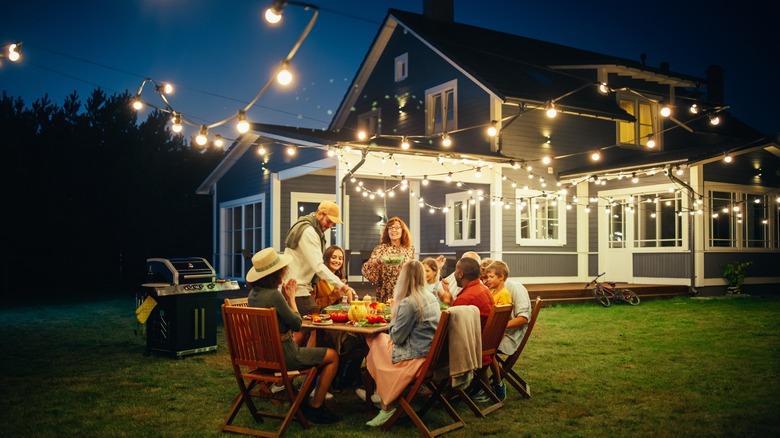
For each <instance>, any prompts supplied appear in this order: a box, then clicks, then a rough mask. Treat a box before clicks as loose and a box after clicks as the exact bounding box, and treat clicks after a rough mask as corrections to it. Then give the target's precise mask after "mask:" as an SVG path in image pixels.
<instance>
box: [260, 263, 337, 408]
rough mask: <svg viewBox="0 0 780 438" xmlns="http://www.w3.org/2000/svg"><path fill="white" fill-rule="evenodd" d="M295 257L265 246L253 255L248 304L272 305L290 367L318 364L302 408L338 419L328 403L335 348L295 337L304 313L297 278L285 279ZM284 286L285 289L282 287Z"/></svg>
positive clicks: (334, 370) (334, 373)
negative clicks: (302, 344) (311, 392)
mask: <svg viewBox="0 0 780 438" xmlns="http://www.w3.org/2000/svg"><path fill="white" fill-rule="evenodd" d="M291 261H292V257H291V256H290V255H287V254H279V253H277V252H276V250H275V249H273V248H265V249H264V250H262V251H260V252H258V253H257V254H255V255H254V256H253V257H252V269H250V270H249V272H247V274H246V281H247V284H248V285H249V286H250V287H251V291H250V292H249V297H248V304H249V306H251V307H264V308H270V307H273V308H274V309H276V316H277V319H278V321H279V332H280V333H281V334H282V350H283V351H284V360H285V362H286V364H287V369H290V370H299V369H304V368H309V367H313V366H316V367H318V368H319V377H318V383H317V388H316V389H315V390H314V395H313V397H312V398H311V400H310V401H309V403H308V404H307V403H305V402H304V403H303V404H302V405H301V410H302V411H303V414H304V415H305V416H306V418H307V419H309V420H310V421H312V422H313V423H335V422H337V421H338V420H339V417H338V416H337V415H336V414H334V413H332V412H331V411H330V410H328V408H327V407H326V406H325V396H326V395H327V392H328V388H329V387H330V384H331V382H332V381H333V377H334V376H335V375H336V371H337V370H338V366H339V357H338V354H337V353H336V350H334V349H332V348H322V347H312V348H308V347H299V346H298V344H296V343H295V340H294V339H293V337H292V332H293V331H298V330H300V329H301V323H302V319H301V315H300V313H299V312H298V306H296V304H295V290H296V287H297V284H296V282H295V280H289V281H287V282H285V283H283V279H284V277H285V274H286V273H287V265H289V264H290V262H291ZM279 286H282V291H283V292H284V293H282V292H280V291H279Z"/></svg>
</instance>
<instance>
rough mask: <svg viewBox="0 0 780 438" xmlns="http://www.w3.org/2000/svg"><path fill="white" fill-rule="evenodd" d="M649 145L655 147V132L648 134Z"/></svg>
mask: <svg viewBox="0 0 780 438" xmlns="http://www.w3.org/2000/svg"><path fill="white" fill-rule="evenodd" d="M647 147H648V148H650V149H652V148H654V147H655V138H653V134H650V135H648V136H647Z"/></svg>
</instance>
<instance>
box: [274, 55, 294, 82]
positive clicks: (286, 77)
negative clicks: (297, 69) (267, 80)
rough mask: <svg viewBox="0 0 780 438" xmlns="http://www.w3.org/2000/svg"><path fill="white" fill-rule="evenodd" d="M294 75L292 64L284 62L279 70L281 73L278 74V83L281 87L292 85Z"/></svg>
mask: <svg viewBox="0 0 780 438" xmlns="http://www.w3.org/2000/svg"><path fill="white" fill-rule="evenodd" d="M292 79H293V75H292V72H291V71H290V63H289V62H288V61H282V66H281V67H280V68H279V73H277V74H276V82H279V84H281V85H290V82H292Z"/></svg>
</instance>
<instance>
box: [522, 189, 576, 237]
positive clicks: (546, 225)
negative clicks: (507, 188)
mask: <svg viewBox="0 0 780 438" xmlns="http://www.w3.org/2000/svg"><path fill="white" fill-rule="evenodd" d="M515 193H516V195H515V197H516V198H517V199H519V201H518V202H519V204H518V207H517V208H518V210H517V223H516V233H517V243H518V244H519V245H534V246H553V245H555V246H558V245H565V244H566V203H565V202H558V200H556V199H553V198H548V197H547V196H544V195H543V193H542V192H538V191H534V190H516V191H515Z"/></svg>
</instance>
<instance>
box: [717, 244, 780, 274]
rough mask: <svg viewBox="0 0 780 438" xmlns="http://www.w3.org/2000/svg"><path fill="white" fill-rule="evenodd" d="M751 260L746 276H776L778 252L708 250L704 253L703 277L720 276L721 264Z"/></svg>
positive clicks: (779, 258)
mask: <svg viewBox="0 0 780 438" xmlns="http://www.w3.org/2000/svg"><path fill="white" fill-rule="evenodd" d="M737 262H738V263H743V262H752V263H753V264H752V265H750V267H748V268H747V276H748V277H777V268H778V266H780V253H778V252H777V251H773V252H736V251H735V252H708V253H705V254H704V277H705V278H722V277H721V272H723V265H725V264H728V263H737Z"/></svg>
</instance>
